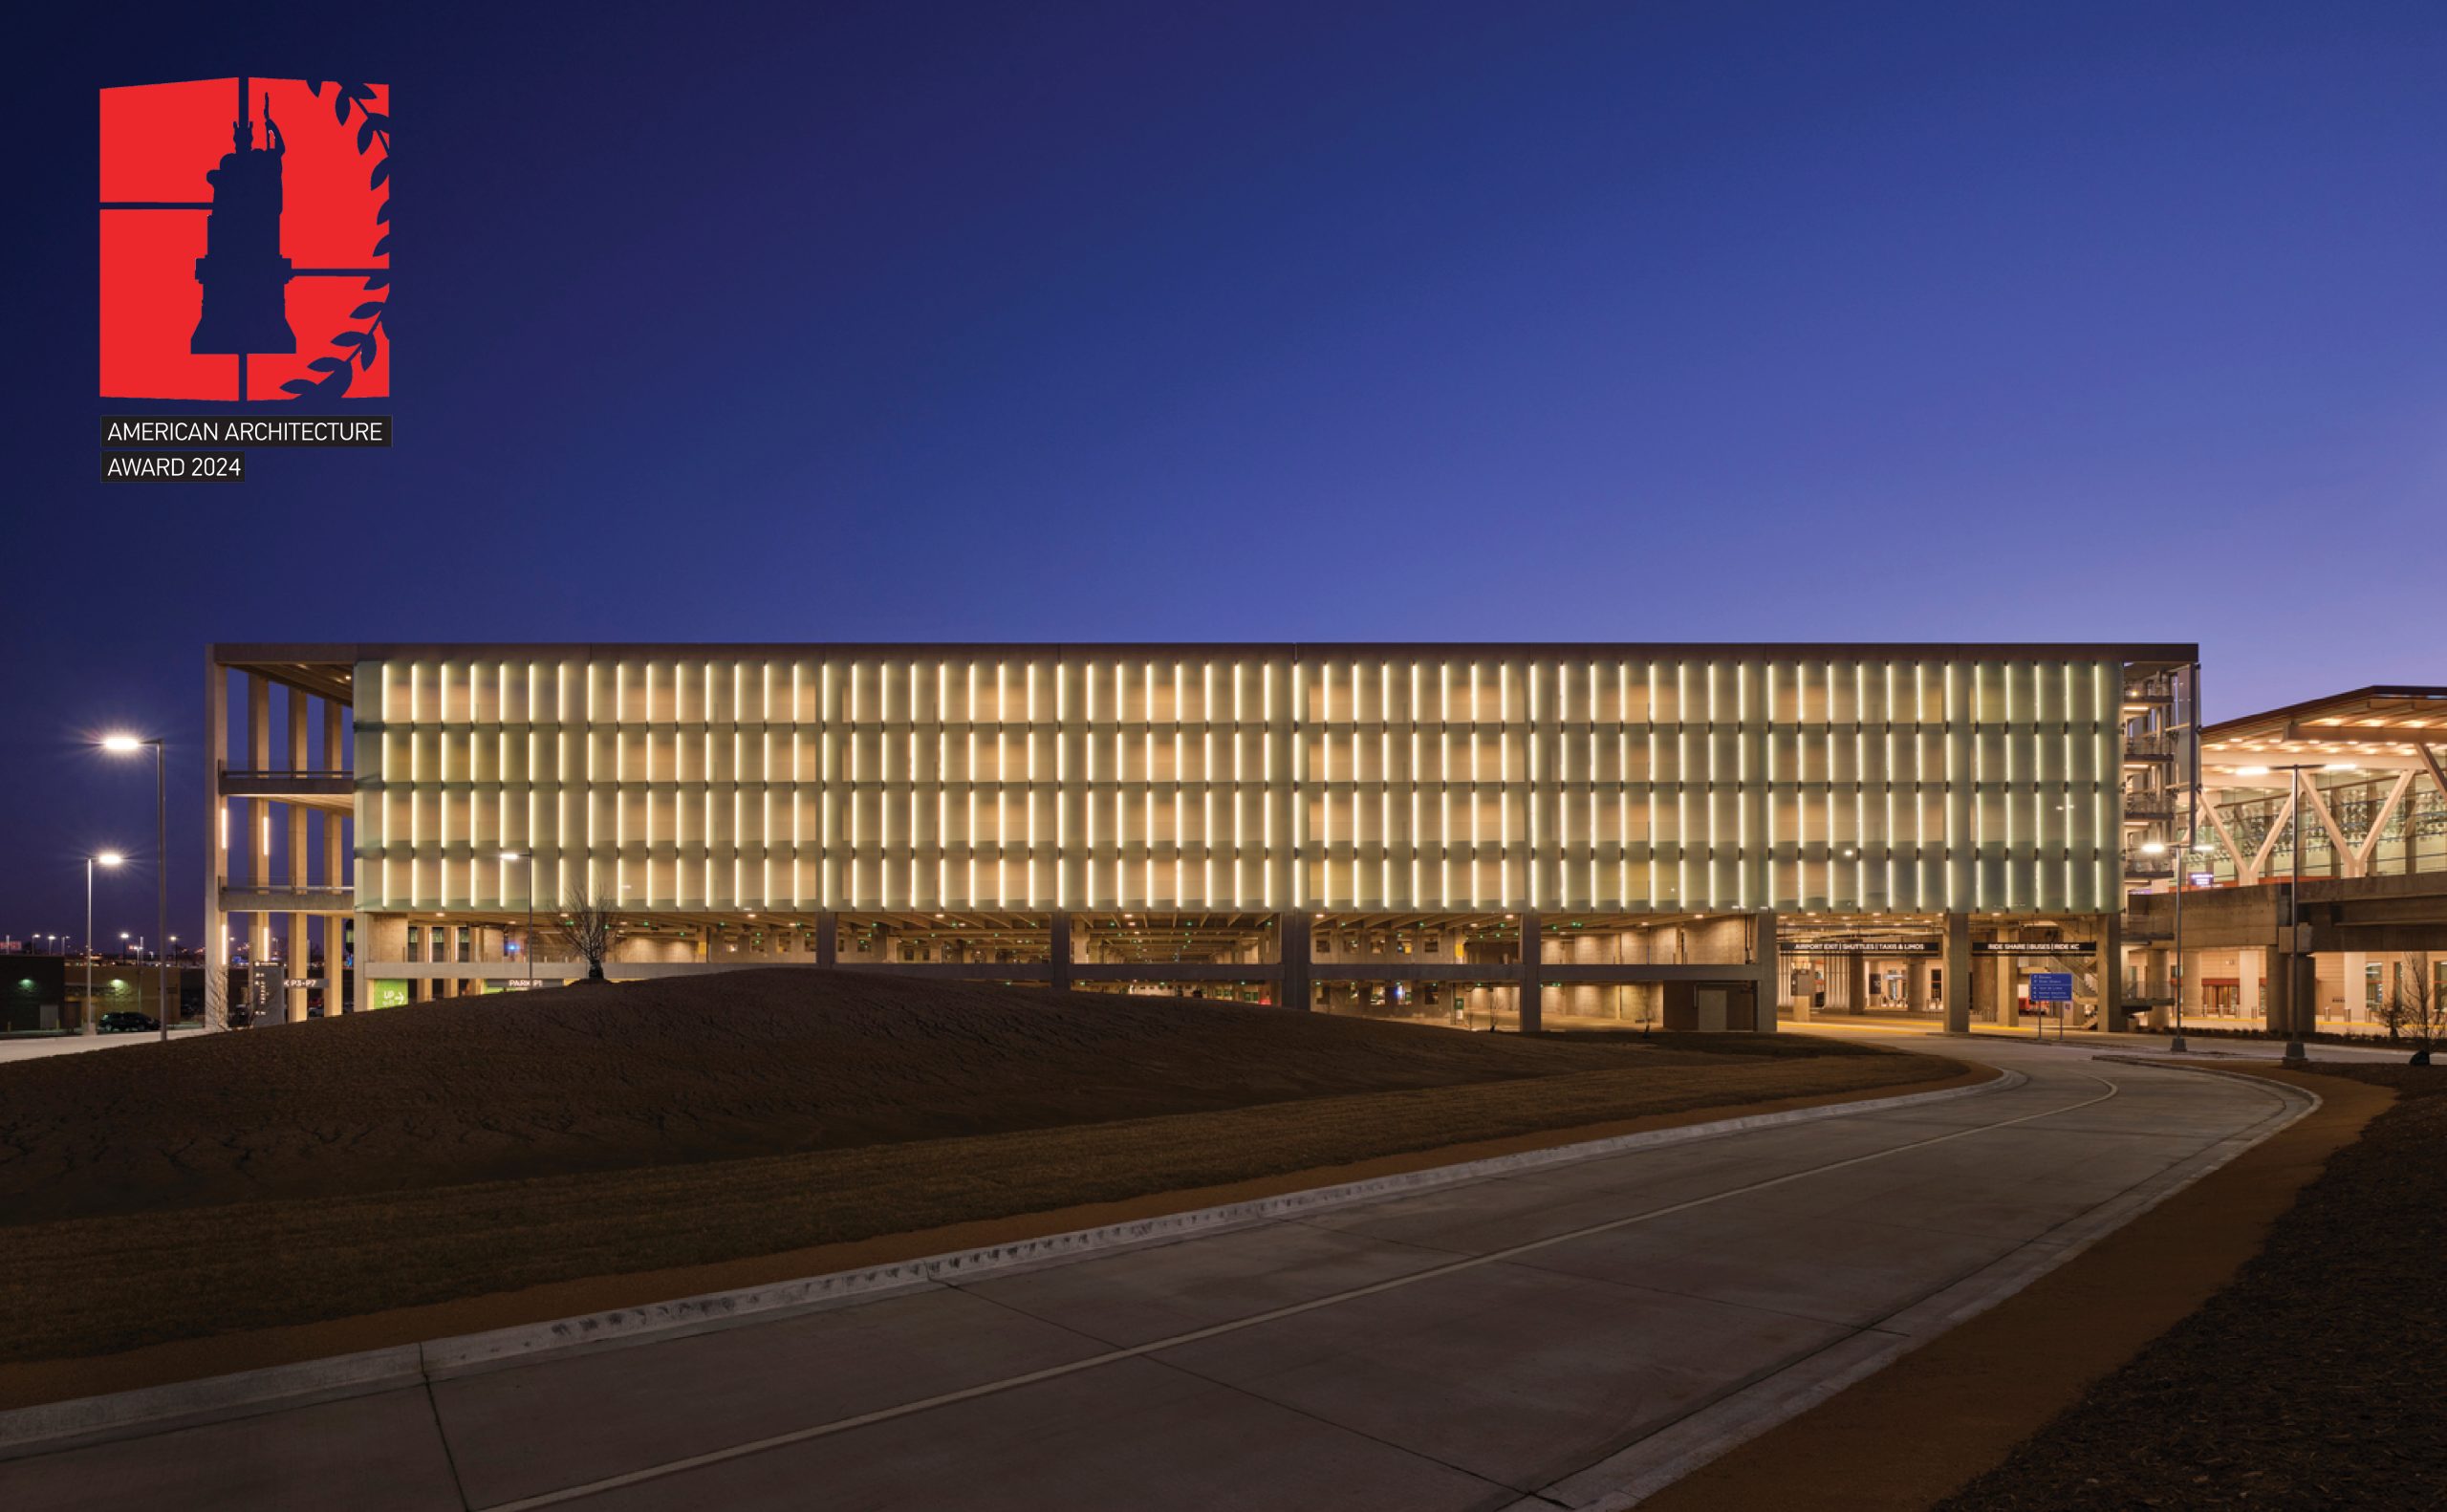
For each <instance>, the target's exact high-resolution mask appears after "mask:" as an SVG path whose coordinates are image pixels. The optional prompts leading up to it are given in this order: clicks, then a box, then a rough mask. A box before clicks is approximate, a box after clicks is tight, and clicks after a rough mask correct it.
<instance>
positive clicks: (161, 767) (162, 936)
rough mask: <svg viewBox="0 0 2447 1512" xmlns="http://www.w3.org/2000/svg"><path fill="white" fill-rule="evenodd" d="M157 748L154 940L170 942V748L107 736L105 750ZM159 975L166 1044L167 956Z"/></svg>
mask: <svg viewBox="0 0 2447 1512" xmlns="http://www.w3.org/2000/svg"><path fill="white" fill-rule="evenodd" d="M147 745H150V746H152V747H153V854H154V856H155V858H156V859H155V864H156V868H157V870H158V871H159V872H160V874H161V875H159V877H157V878H156V885H157V887H158V889H159V893H160V896H159V915H158V918H157V919H156V922H155V929H154V934H153V938H154V939H156V940H167V939H168V938H169V935H170V776H169V754H168V747H166V746H165V745H162V738H161V737H160V736H158V735H105V736H103V737H102V749H104V750H106V751H109V752H110V753H111V754H112V755H114V756H132V755H134V754H135V753H136V752H138V751H141V750H142V749H143V748H144V747H145V746H147ZM159 965H160V971H159V973H158V976H159V981H160V983H161V989H162V995H161V1004H162V1044H164V1045H167V1044H168V1043H169V1042H170V1020H171V1018H172V1017H173V1016H174V1013H173V1009H172V1008H171V1005H170V962H169V958H168V956H167V955H166V953H165V954H164V955H163V957H162V960H161V961H160V962H159Z"/></svg>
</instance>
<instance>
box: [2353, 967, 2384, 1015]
mask: <svg viewBox="0 0 2447 1512" xmlns="http://www.w3.org/2000/svg"><path fill="white" fill-rule="evenodd" d="M2370 965H2371V957H2370V954H2369V953H2368V952H2366V951H2360V950H2349V951H2347V952H2346V953H2345V1021H2346V1022H2347V1023H2348V1024H2360V1023H2362V1022H2363V1021H2364V1020H2366V1019H2368V1018H2369V1017H2371V1010H2370V1007H2369V1005H2368V1004H2369V998H2368V992H2369V988H2368V987H2366V986H2365V985H2364V984H2363V981H2362V974H2363V973H2364V972H2365V971H2367V970H2368V969H2370ZM2382 990H2384V986H2383V988H2382Z"/></svg>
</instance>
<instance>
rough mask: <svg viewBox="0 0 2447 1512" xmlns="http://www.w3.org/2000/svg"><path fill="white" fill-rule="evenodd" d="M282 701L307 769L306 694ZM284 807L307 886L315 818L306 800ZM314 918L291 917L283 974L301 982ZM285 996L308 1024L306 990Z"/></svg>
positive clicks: (293, 754)
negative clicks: (287, 814)
mask: <svg viewBox="0 0 2447 1512" xmlns="http://www.w3.org/2000/svg"><path fill="white" fill-rule="evenodd" d="M281 702H283V703H285V704H286V705H287V706H288V710H289V720H288V723H289V769H290V770H291V771H304V770H306V769H308V768H309V767H312V766H313V765H314V756H313V754H312V747H311V746H310V745H308V743H307V724H306V695H305V694H303V693H300V692H298V691H297V690H296V689H295V688H289V689H287V690H285V691H284V692H283V694H282V698H281ZM283 807H284V808H286V809H287V810H289V885H290V886H292V887H294V888H304V887H307V886H310V885H312V884H311V877H312V875H313V868H314V841H313V834H312V832H313V827H314V819H313V817H312V815H311V814H309V813H308V811H307V809H306V806H305V805H304V804H302V803H291V804H285V805H283ZM310 917H311V916H309V915H306V914H300V913H292V914H291V915H290V916H289V941H288V947H287V950H286V952H285V954H286V956H287V958H288V960H287V964H286V966H285V967H284V969H283V972H282V974H283V975H284V976H287V977H289V978H291V979H292V980H294V981H298V982H303V981H305V980H306V978H307V977H308V976H309V975H310V972H309V969H308V968H309V965H310V963H311V962H312V961H313V960H314V942H313V940H310V939H309V938H308V934H309V932H310V931H311V930H312V929H313V928H314V925H313V924H312V923H311V922H310V921H309V920H310ZM282 997H283V998H284V1000H285V1001H286V1004H287V1007H288V1014H289V1022H290V1023H292V1024H303V1023H305V1022H306V1008H307V1002H306V999H307V991H306V989H305V988H304V987H291V988H289V989H288V990H287V991H285V992H284V993H283V994H282Z"/></svg>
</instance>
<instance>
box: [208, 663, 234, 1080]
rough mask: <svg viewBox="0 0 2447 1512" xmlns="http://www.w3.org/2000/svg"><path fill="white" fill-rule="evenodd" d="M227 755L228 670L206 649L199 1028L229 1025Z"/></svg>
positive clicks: (223, 1027)
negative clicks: (224, 902) (224, 892)
mask: <svg viewBox="0 0 2447 1512" xmlns="http://www.w3.org/2000/svg"><path fill="white" fill-rule="evenodd" d="M228 760H229V671H228V669H227V667H224V666H222V665H221V664H220V663H219V662H217V661H215V660H213V659H212V657H211V654H210V653H208V652H207V653H206V656H205V661H204V790H205V810H204V854H205V868H204V1027H205V1029H206V1031H207V1032H209V1031H211V1030H213V1029H226V1028H227V1027H228V1026H229V943H228V940H227V939H226V938H225V936H224V932H225V931H226V930H227V927H228V916H227V915H225V914H223V913H222V912H221V889H222V888H223V886H224V885H226V884H227V882H228V880H229V845H228V836H227V833H226V830H227V825H228V822H229V814H228V806H227V804H226V803H225V802H224V801H223V799H222V797H221V770H222V768H223V767H225V766H227V764H228Z"/></svg>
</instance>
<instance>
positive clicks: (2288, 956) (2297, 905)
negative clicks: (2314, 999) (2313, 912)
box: [2281, 762, 2317, 1066]
mask: <svg viewBox="0 0 2447 1512" xmlns="http://www.w3.org/2000/svg"><path fill="white" fill-rule="evenodd" d="M2285 774H2286V777H2287V779H2288V781H2287V786H2286V793H2285V850H2286V853H2287V854H2286V860H2287V861H2288V862H2289V863H2290V864H2291V866H2292V868H2293V874H2294V875H2293V879H2292V880H2291V881H2289V882H2287V883H2286V884H2285V1055H2284V1056H2283V1057H2281V1060H2282V1061H2283V1063H2284V1064H2285V1065H2287V1066H2300V1065H2302V1064H2303V1063H2304V1062H2305V1061H2306V1060H2307V1059H2308V1057H2307V1056H2306V1055H2305V1054H2304V1053H2303V1019H2304V1012H2303V1008H2304V1003H2303V998H2304V992H2303V953H2302V945H2303V766H2302V763H2300V762H2297V763H2295V764H2294V765H2293V766H2291V767H2287V768H2286V769H2285ZM2313 990H2314V992H2316V991H2317V988H2316V986H2315V987H2314V988H2313Z"/></svg>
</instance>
